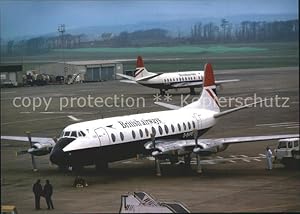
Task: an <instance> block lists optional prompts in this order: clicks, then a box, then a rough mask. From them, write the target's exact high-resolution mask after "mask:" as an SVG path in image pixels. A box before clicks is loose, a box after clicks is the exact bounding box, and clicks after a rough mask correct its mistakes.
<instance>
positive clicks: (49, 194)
mask: <svg viewBox="0 0 300 214" xmlns="http://www.w3.org/2000/svg"><path fill="white" fill-rule="evenodd" d="M43 192H44V196H45V199H46V203H47V206H48V210H50V209H54V207H53V203H52V199H51V197H52V193H53V187H52V185H51V184H50V181H49V180H46V184H45V186H44V190H43Z"/></svg>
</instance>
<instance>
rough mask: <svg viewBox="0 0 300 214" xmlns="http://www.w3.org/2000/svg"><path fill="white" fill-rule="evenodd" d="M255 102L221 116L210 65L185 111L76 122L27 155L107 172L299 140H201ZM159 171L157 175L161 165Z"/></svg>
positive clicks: (173, 109)
mask: <svg viewBox="0 0 300 214" xmlns="http://www.w3.org/2000/svg"><path fill="white" fill-rule="evenodd" d="M260 102H261V101H260ZM255 103H258V102H255ZM255 103H252V104H248V105H244V106H241V107H237V108H233V109H230V110H226V111H223V112H220V108H219V102H218V97H217V94H216V85H215V78H214V74H213V69H212V66H211V64H206V65H205V68H204V80H203V90H202V94H201V96H200V98H199V100H197V101H196V102H193V103H191V104H188V105H187V106H184V107H182V108H180V107H179V106H175V105H170V104H163V103H157V104H161V105H162V106H165V107H168V108H170V109H171V110H167V111H158V112H151V113H143V114H133V115H126V116H119V117H111V118H105V119H97V120H91V121H86V122H79V123H75V124H72V125H69V126H67V127H66V128H65V129H63V131H62V132H61V135H60V137H59V139H58V141H57V143H54V141H53V139H50V138H44V139H43V138H34V137H32V138H31V137H29V142H30V143H31V148H30V149H29V150H28V151H27V153H29V154H31V155H43V154H46V153H48V154H49V153H50V160H51V162H52V163H54V164H56V165H58V166H60V167H69V166H72V167H73V168H81V167H82V166H86V165H96V167H99V168H103V167H105V166H107V163H109V162H114V161H119V160H124V159H128V158H132V157H136V155H138V154H143V155H149V156H153V157H155V159H156V160H157V161H158V163H159V160H161V159H169V160H171V161H172V160H176V159H177V158H178V156H183V157H184V160H185V162H186V163H187V164H189V162H190V160H191V158H190V157H191V154H192V153H194V154H196V155H197V157H198V160H200V156H201V155H211V154H214V153H217V152H221V151H224V150H225V149H226V148H227V147H228V145H230V144H233V143H244V142H251V141H263V140H274V139H282V138H290V137H297V136H299V135H297V134H287V135H269V136H268V135H267V136H252V137H230V138H216V139H201V138H200V139H198V137H200V136H201V135H202V134H203V133H205V132H206V131H207V130H209V129H210V128H211V127H213V126H214V125H215V124H216V122H217V119H218V118H220V117H222V116H224V115H226V114H230V113H232V112H235V111H238V110H241V109H244V108H248V107H251V106H253V105H254V104H255ZM1 138H2V139H10V140H26V138H25V137H23V138H22V137H13V136H1ZM194 138H195V139H194ZM42 151H43V152H42ZM25 152H26V151H25ZM32 157H33V156H32ZM156 166H157V167H158V168H157V170H158V171H159V164H156ZM199 167H200V161H198V168H199Z"/></svg>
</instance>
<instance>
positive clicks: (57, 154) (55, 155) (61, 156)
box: [50, 149, 68, 166]
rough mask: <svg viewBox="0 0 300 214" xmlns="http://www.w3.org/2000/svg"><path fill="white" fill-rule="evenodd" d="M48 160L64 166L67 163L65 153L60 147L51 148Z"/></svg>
mask: <svg viewBox="0 0 300 214" xmlns="http://www.w3.org/2000/svg"><path fill="white" fill-rule="evenodd" d="M50 161H51V162H52V163H53V164H56V165H58V166H66V165H67V163H68V161H67V155H66V154H65V153H64V151H63V150H62V149H55V150H54V149H53V151H52V153H51V154H50Z"/></svg>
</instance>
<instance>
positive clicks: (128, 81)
mask: <svg viewBox="0 0 300 214" xmlns="http://www.w3.org/2000/svg"><path fill="white" fill-rule="evenodd" d="M120 82H124V83H130V84H137V82H136V81H133V80H120Z"/></svg>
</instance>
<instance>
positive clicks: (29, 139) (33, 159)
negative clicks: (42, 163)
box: [26, 131, 37, 172]
mask: <svg viewBox="0 0 300 214" xmlns="http://www.w3.org/2000/svg"><path fill="white" fill-rule="evenodd" d="M26 134H27V137H28V141H29V144H30V148H32V141H31V134H30V132H29V131H27V132H26ZM31 164H32V169H33V171H34V172H36V171H37V168H36V163H35V158H34V155H32V154H31Z"/></svg>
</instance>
